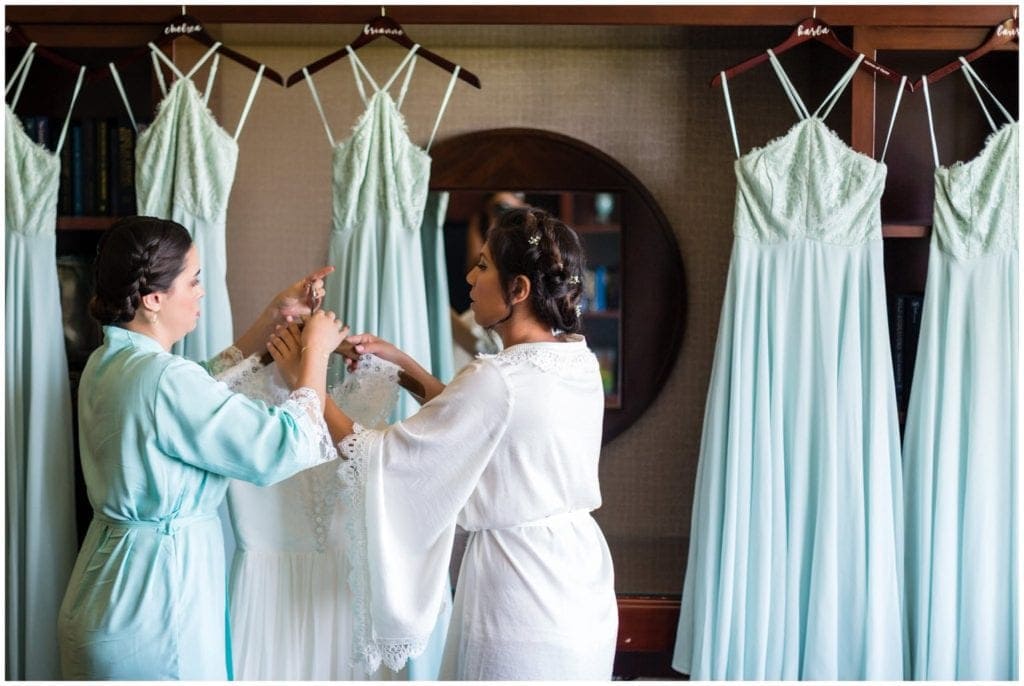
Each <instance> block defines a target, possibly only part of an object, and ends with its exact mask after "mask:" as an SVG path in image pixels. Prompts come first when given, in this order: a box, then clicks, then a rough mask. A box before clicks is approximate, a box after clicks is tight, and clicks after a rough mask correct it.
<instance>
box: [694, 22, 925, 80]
mask: <svg viewBox="0 0 1024 686" xmlns="http://www.w3.org/2000/svg"><path fill="white" fill-rule="evenodd" d="M809 40H816V41H818V42H819V43H823V44H824V45H827V46H828V47H830V48H832V49H833V50H835V51H836V52H838V53H839V54H841V55H844V56H845V57H848V58H849V59H850V60H851V61H852V60H855V59H857V58H858V57H860V53H859V52H857V51H856V50H854V49H853V48H851V47H850V46H848V45H846V44H845V43H843V42H842V41H841V40H839V39H838V38H836V34H835V32H834V31H833V30H832V27H831V26H829V25H828V24H827V23H825V22H824V21H822V20H821V19H818V10H817V9H815V10H814V14H813V15H812V16H810V17H808V18H807V19H804V20H803V21H802V22H800V23H799V24H797V25H796V27H795V28H794V29H793V33H791V34H789V38H787V39H786V40H784V41H782V42H781V43H779V44H778V45H777V46H775V47H774V48H772V52H774V53H775V54H776V55H781V54H782V53H784V52H786V51H787V50H789V49H790V48H794V47H796V46H798V45H800V44H801V43H806V42H807V41H809ZM767 61H768V53H767V51H765V52H762V53H761V54H759V55H756V56H754V57H751V58H750V59H748V60H746V61H745V62H740V63H739V64H737V65H736V66H734V67H730V68H728V69H726V70H725V76H726V78H730V79H731V78H732V77H734V76H737V75H739V74H742V73H743V72H745V71H748V70H750V69H752V68H754V67H756V66H757V65H759V64H761V63H762V62H767ZM860 68H861V69H865V70H867V71H869V72H871V73H872V74H877V75H879V76H882V77H884V78H887V79H889V80H890V81H894V82H896V83H899V82H900V81H901V80H902V78H903V75H902V74H900V73H898V72H896V71H894V70H892V69H890V68H888V67H886V66H883V65H881V64H879V63H878V62H875V61H874V60H872V59H869V58H868V57H867V56H865V57H864V59H863V60H861V63H860ZM721 83H722V74H721V72H719V73H718V74H715V78H713V79H712V80H711V85H712V86H718V85H720V84H721ZM909 83H910V82H909V81H908V82H907V84H908V88H909ZM910 90H913V89H912V88H911V89H910Z"/></svg>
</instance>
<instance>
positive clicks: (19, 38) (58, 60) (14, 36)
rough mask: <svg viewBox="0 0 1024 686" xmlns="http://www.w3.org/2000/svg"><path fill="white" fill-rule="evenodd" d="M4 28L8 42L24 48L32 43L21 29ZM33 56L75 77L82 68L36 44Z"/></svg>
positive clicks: (13, 25) (10, 25) (15, 27)
mask: <svg viewBox="0 0 1024 686" xmlns="http://www.w3.org/2000/svg"><path fill="white" fill-rule="evenodd" d="M5 28H6V32H7V39H8V40H13V41H14V42H16V43H18V44H19V45H25V46H27V45H30V44H31V43H32V41H31V40H29V38H28V36H26V35H25V32H24V31H22V30H21V27H19V26H17V25H15V24H6V25H5ZM35 54H37V55H39V56H40V57H42V58H43V59H45V60H46V61H47V62H50V63H52V64H55V65H57V66H58V67H60V68H61V69H64V70H67V71H69V72H71V73H72V74H75V75H77V74H78V71H79V70H80V69H81V68H82V65H80V64H78V63H76V62H73V61H71V60H69V59H68V58H67V57H64V56H63V55H58V54H57V53H55V52H54V51H53V50H50V49H49V48H47V47H44V46H42V45H39V44H38V43H37V44H36V47H35ZM86 71H88V70H86Z"/></svg>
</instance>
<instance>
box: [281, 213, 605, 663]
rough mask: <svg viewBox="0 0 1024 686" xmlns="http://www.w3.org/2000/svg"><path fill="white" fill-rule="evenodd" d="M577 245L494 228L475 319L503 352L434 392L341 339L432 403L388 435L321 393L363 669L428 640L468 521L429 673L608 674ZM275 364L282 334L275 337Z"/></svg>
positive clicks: (515, 228)
mask: <svg viewBox="0 0 1024 686" xmlns="http://www.w3.org/2000/svg"><path fill="white" fill-rule="evenodd" d="M582 261H583V258H582V250H581V248H580V243H579V239H578V237H577V236H576V235H575V233H574V232H573V231H572V230H571V229H569V228H568V227H566V226H565V225H564V224H562V223H561V222H560V221H558V220H557V219H554V218H552V217H551V216H550V215H548V214H547V213H545V212H543V211H542V210H535V209H530V210H527V209H520V210H513V211H510V212H508V213H507V214H505V215H504V216H503V217H502V218H501V219H500V220H499V221H498V222H497V223H496V224H495V226H494V227H493V228H492V229H491V231H490V233H489V234H488V240H487V243H486V244H485V246H484V249H483V251H482V253H481V255H480V259H479V262H478V264H477V265H476V266H475V267H474V268H473V269H472V270H471V271H470V273H469V275H468V277H467V279H468V280H469V282H470V284H471V285H472V290H471V291H470V296H471V298H472V299H473V305H472V308H473V312H474V314H475V316H476V318H477V321H478V322H479V323H481V324H482V325H484V326H487V327H493V328H494V330H495V331H497V332H498V333H499V334H500V335H501V337H502V341H503V343H504V344H505V349H504V350H503V351H502V352H500V353H498V354H496V355H492V356H481V357H480V358H478V359H477V360H475V361H474V362H472V363H471V364H469V365H468V366H467V367H465V368H464V369H463V370H462V371H461V372H460V373H459V374H458V375H457V376H456V378H455V379H454V380H452V382H451V383H450V384H449V385H448V386H447V387H445V386H444V385H442V384H441V382H440V381H438V380H437V379H435V378H433V377H432V376H430V375H429V374H428V373H427V372H426V371H425V370H424V369H423V368H422V367H421V366H420V365H419V364H417V363H416V362H415V361H414V360H412V359H411V358H409V357H408V356H407V355H405V354H404V353H402V352H401V351H399V350H397V349H396V348H395V347H394V346H393V345H391V344H390V343H388V342H386V341H382V340H380V339H377V338H375V337H374V336H371V335H367V334H364V335H360V336H352V337H350V338H349V339H348V340H349V342H351V343H352V344H353V351H352V353H351V357H352V358H353V359H356V358H358V356H359V355H360V354H365V353H373V354H376V355H377V356H379V357H381V358H383V359H385V360H389V361H391V362H393V363H395V364H397V365H399V366H400V367H401V368H402V369H403V370H404V375H403V376H404V382H403V385H405V387H406V388H409V389H412V388H415V387H419V388H418V391H417V392H418V395H420V396H421V397H422V399H424V400H425V401H426V402H425V404H424V405H423V407H422V408H421V409H420V411H419V412H417V413H416V414H415V415H413V416H412V417H409V418H408V419H406V420H403V421H401V422H398V423H396V424H394V425H392V426H390V427H388V428H386V429H384V430H373V429H368V428H364V427H362V426H361V425H360V424H358V423H354V422H352V420H351V419H349V418H348V417H347V416H346V415H345V414H344V413H342V412H341V411H340V410H338V409H337V408H336V407H333V406H331V405H330V404H329V406H328V408H327V411H326V412H325V419H326V420H327V422H328V425H329V426H331V433H332V435H334V436H338V435H339V434H347V435H346V436H345V438H343V439H342V440H341V442H340V443H339V446H338V447H339V451H340V452H341V453H342V454H343V456H345V457H347V458H348V459H347V461H346V462H345V463H344V465H343V466H342V467H341V468H340V469H341V476H342V481H343V482H344V483H345V487H344V488H343V491H342V497H343V499H344V500H345V501H347V505H348V509H349V513H350V517H349V521H348V527H347V533H348V537H349V541H348V551H349V555H350V560H351V564H352V571H351V575H350V584H351V585H352V590H353V594H354V605H355V607H354V616H355V619H354V624H355V626H354V627H353V646H352V653H353V656H354V659H361V660H362V661H363V662H364V663H365V665H366V668H367V669H368V671H370V672H373V671H376V669H377V668H378V667H379V665H380V664H381V663H383V664H384V665H385V666H387V667H388V668H390V669H399V668H400V667H401V666H402V665H403V664H405V662H406V660H407V659H408V658H409V657H413V656H415V655H417V654H418V653H419V652H420V651H422V650H423V648H424V647H425V645H426V642H427V639H428V637H429V635H430V632H431V629H432V628H433V627H434V623H435V620H436V618H437V616H438V613H439V612H440V611H442V609H443V608H444V607H445V605H444V604H445V603H446V602H450V601H449V600H448V596H447V595H446V584H445V583H444V582H445V575H446V574H447V571H448V560H449V556H450V554H451V548H452V540H453V535H454V532H455V525H456V523H458V524H459V525H460V526H462V527H463V528H464V529H466V530H468V531H469V532H470V538H469V542H468V545H467V548H466V553H465V556H464V558H463V562H462V568H461V571H460V574H459V579H458V582H457V585H456V593H455V606H454V611H453V614H452V621H451V625H450V629H449V632H448V638H447V643H446V646H445V656H444V662H443V665H442V669H441V676H440V678H441V679H444V680H449V679H471V680H506V679H591V680H592V679H609V678H610V677H611V672H612V662H613V659H614V655H615V640H616V632H617V627H618V615H617V609H616V602H615V593H614V586H613V575H612V562H611V556H610V554H609V552H608V547H607V544H606V543H605V539H604V536H603V535H602V533H601V530H600V528H599V527H598V525H597V523H596V522H595V520H594V519H593V517H591V515H590V512H591V511H592V510H594V509H596V508H597V507H599V506H600V504H601V496H600V491H599V488H598V458H599V456H600V449H601V422H602V418H603V412H604V394H603V391H602V385H601V377H600V374H599V370H598V364H597V360H596V358H595V357H594V355H593V353H591V352H590V350H589V349H588V348H587V346H586V341H585V340H584V339H583V337H582V336H580V335H577V334H575V333H573V332H576V331H578V330H579V328H580V315H579V310H578V308H577V303H578V301H579V297H580V294H581V290H582V289H581V283H580V280H581V279H580V277H581V275H582V269H583V264H582ZM271 351H272V354H273V355H274V357H275V360H277V362H278V364H279V365H287V364H288V363H289V359H288V358H289V357H292V358H294V357H296V356H297V355H298V351H299V343H298V342H297V341H296V340H295V339H294V338H293V337H292V335H291V334H290V333H284V334H283V335H282V336H280V337H278V338H276V339H274V338H272V344H271Z"/></svg>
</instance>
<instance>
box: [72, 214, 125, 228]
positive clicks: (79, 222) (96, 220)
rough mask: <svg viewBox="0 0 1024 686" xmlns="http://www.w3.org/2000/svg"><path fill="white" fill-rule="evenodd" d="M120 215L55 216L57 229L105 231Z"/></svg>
mask: <svg viewBox="0 0 1024 686" xmlns="http://www.w3.org/2000/svg"><path fill="white" fill-rule="evenodd" d="M118 219H120V217H71V216H61V217H57V230H58V231H106V230H107V229H109V228H110V225H111V224H113V223H114V222H116V221H117V220H118Z"/></svg>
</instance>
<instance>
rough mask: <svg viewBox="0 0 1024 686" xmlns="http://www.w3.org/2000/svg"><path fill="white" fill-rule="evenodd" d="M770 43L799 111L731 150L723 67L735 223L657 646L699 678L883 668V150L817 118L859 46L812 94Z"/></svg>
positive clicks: (854, 673) (893, 524)
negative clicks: (817, 98)
mask: <svg viewBox="0 0 1024 686" xmlns="http://www.w3.org/2000/svg"><path fill="white" fill-rule="evenodd" d="M769 57H770V60H771V63H772V66H773V67H774V68H775V71H776V73H777V75H778V77H779V79H780V81H781V82H782V85H783V88H784V90H785V91H786V93H787V95H788V96H789V99H790V101H791V103H792V104H793V107H794V109H796V111H797V114H798V116H799V117H800V121H799V122H798V123H796V124H795V125H794V126H793V127H792V128H791V129H790V130H789V132H788V133H786V134H785V135H784V136H782V137H780V138H778V139H776V140H774V141H772V142H770V143H768V144H767V145H765V146H764V147H762V148H758V149H755V150H753V151H751V152H748V153H747V154H745V155H741V154H740V148H739V143H738V140H736V138H735V136H736V129H735V123H734V122H733V119H732V105H731V102H730V100H729V95H728V82H727V81H726V80H725V79H724V78H723V81H722V86H723V91H724V92H725V95H726V105H727V109H728V112H729V120H730V124H731V125H732V129H733V136H734V142H735V146H736V156H737V158H738V159H737V160H736V162H735V170H736V177H737V183H738V192H737V197H736V212H735V220H734V241H733V249H732V258H731V260H730V264H729V275H728V281H727V284H726V293H725V300H724V302H723V305H722V317H721V322H720V325H719V330H718V342H717V346H716V348H715V358H714V364H713V367H712V372H711V382H710V388H709V390H708V398H707V406H706V409H705V417H704V429H703V437H702V442H701V449H700V462H699V466H698V471H697V482H696V492H695V496H694V505H693V519H692V529H691V534H690V547H689V559H688V563H687V568H686V578H685V582H684V586H683V598H682V609H681V614H680V618H679V630H678V633H677V637H676V649H675V656H674V661H673V666H674V668H675V669H676V670H678V671H681V672H683V673H686V674H689V675H690V677H691V678H692V679H701V680H703V679H744V680H779V679H785V680H791V679H811V680H826V681H833V680H845V679H891V680H899V679H902V678H903V673H904V650H903V644H904V638H903V622H902V616H901V602H902V594H901V572H902V553H901V541H902V521H903V509H902V479H901V470H900V451H899V426H898V423H897V415H896V401H895V390H894V384H893V373H892V359H891V356H890V351H889V333H888V325H887V318H886V301H885V274H884V271H883V262H882V226H881V218H880V198H881V195H882V189H883V186H884V184H885V176H886V167H885V165H884V164H883V163H882V162H878V161H876V160H874V159H872V158H870V157H867V156H865V155H863V154H861V153H859V152H856V151H854V150H852V149H851V148H850V147H849V146H848V145H847V144H846V143H844V142H843V141H842V140H841V139H840V138H839V137H838V136H837V135H836V134H835V133H834V132H833V131H832V130H830V129H829V128H828V127H827V126H826V125H825V122H824V118H825V117H826V116H827V115H828V112H829V111H830V110H831V109H832V107H833V106H834V105H835V103H836V101H837V100H838V98H839V96H840V95H841V93H842V91H843V89H844V88H845V86H846V85H847V84H848V83H849V81H850V80H851V79H852V77H853V74H854V72H855V70H856V69H857V67H858V65H859V61H860V59H863V58H862V57H861V58H858V60H857V62H856V63H854V64H853V65H852V66H851V67H850V69H849V70H848V71H847V73H846V74H845V76H844V77H843V78H842V79H841V80H840V81H839V82H838V83H837V84H836V86H835V88H833V90H832V92H831V93H830V94H829V95H828V96H827V97H826V98H825V102H824V103H822V105H821V106H820V107H819V108H818V109H817V110H815V111H814V112H813V113H811V112H809V111H808V110H807V108H806V106H805V105H804V104H803V102H802V101H801V100H800V98H799V96H798V95H797V93H796V90H795V89H794V88H793V85H792V83H791V82H790V81H789V79H788V77H787V76H786V74H785V72H784V71H783V69H782V67H781V65H780V64H779V63H778V60H777V59H776V58H775V55H774V54H772V53H771V52H769ZM723 77H724V74H723ZM901 85H902V84H901ZM900 92H901V93H902V88H901V91H900ZM896 104H897V107H898V104H899V99H897V103H896ZM894 116H895V111H894ZM890 133H891V126H890ZM883 158H884V152H883Z"/></svg>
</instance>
